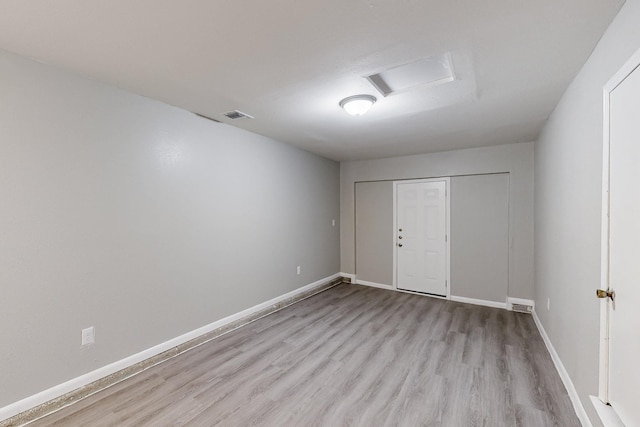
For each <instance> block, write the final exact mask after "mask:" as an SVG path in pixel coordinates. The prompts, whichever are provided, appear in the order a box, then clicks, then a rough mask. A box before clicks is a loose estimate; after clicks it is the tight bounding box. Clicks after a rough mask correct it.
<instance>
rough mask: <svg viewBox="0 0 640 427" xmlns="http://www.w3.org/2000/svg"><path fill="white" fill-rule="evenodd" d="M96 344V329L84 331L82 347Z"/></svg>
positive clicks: (91, 328)
mask: <svg viewBox="0 0 640 427" xmlns="http://www.w3.org/2000/svg"><path fill="white" fill-rule="evenodd" d="M94 342H96V328H94V327H93V326H91V327H89V328H86V329H83V330H82V345H83V346H86V345H89V344H93V343H94Z"/></svg>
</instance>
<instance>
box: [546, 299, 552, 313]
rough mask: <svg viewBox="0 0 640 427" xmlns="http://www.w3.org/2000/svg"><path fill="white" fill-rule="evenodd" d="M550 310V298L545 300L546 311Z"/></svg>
mask: <svg viewBox="0 0 640 427" xmlns="http://www.w3.org/2000/svg"><path fill="white" fill-rule="evenodd" d="M550 310H551V298H547V311H550Z"/></svg>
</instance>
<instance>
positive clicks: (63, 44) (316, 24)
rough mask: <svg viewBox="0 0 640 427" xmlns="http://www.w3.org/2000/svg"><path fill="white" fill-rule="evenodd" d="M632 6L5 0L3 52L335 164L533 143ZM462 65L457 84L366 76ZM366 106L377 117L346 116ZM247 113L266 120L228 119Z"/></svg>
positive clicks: (510, 0)
mask: <svg viewBox="0 0 640 427" xmlns="http://www.w3.org/2000/svg"><path fill="white" fill-rule="evenodd" d="M622 3H623V0H491V1H489V0H446V1H435V0H322V1H305V0H270V1H259V0H256V1H243V0H237V1H230V0H224V1H222V0H180V1H177V0H172V1H169V0H101V1H98V0H58V1H43V0H40V1H36V0H1V1H0V48H2V49H5V50H7V51H11V52H15V53H18V54H22V55H25V56H29V57H33V58H36V59H38V60H40V61H44V62H47V63H50V64H54V65H57V66H60V67H63V68H67V69H70V70H73V71H75V72H77V73H80V74H83V75H86V76H91V77H94V78H96V79H99V80H102V81H105V82H108V83H111V84H114V85H116V86H119V87H121V88H124V89H126V90H129V91H131V92H135V93H138V94H142V95H145V96H147V97H150V98H154V99H158V100H161V101H164V102H166V103H169V104H172V105H176V106H179V107H182V108H185V109H187V110H190V111H193V112H197V113H201V114H204V115H206V116H209V117H212V118H215V119H218V120H221V121H223V122H229V123H233V125H234V126H238V127H242V128H244V129H248V130H251V131H254V132H257V133H260V134H263V135H267V136H270V137H273V138H275V139H278V140H281V141H285V142H288V143H291V144H294V145H297V146H300V147H302V148H305V149H307V150H309V151H312V152H315V153H318V154H320V155H323V156H326V157H329V158H332V159H335V160H352V159H368V158H377V157H390V156H397V155H405V154H417V153H425V152H432V151H442V150H450V149H458V148H466V147H476V146H485V145H497V144H506V143H513V142H521V141H532V140H535V139H536V138H537V135H538V133H539V132H540V130H541V128H542V126H543V124H544V122H545V120H546V119H547V117H548V116H549V114H550V113H551V111H552V110H553V108H554V107H555V105H556V103H557V101H558V100H559V98H560V96H561V95H562V93H563V92H564V90H565V89H566V87H567V86H568V84H569V82H570V81H571V79H572V78H573V77H574V76H575V74H576V73H577V72H578V71H579V69H580V67H581V66H582V64H583V63H584V61H585V60H586V59H587V57H588V56H589V54H590V52H591V50H592V49H593V47H594V46H595V44H596V43H597V41H598V39H599V38H600V37H601V35H602V34H603V33H604V31H605V29H606V27H607V25H608V24H609V23H610V22H611V20H612V18H613V17H614V16H615V14H616V12H617V11H618V10H619V8H620V7H621V5H622ZM445 52H451V53H452V57H453V63H454V68H455V69H456V73H457V75H458V80H457V81H455V82H452V83H449V84H446V85H442V86H437V87H434V88H418V89H415V90H410V91H406V92H402V93H399V94H396V95H392V96H389V97H387V98H383V97H382V96H381V95H380V94H379V93H378V92H377V91H376V90H375V89H374V87H373V86H372V85H371V83H369V82H368V81H367V80H366V79H365V78H363V76H366V75H370V74H373V73H377V72H380V71H384V70H386V69H388V68H391V67H395V66H398V65H402V64H406V63H408V62H412V61H415V60H418V59H421V58H425V57H428V56H431V55H434V54H441V53H445ZM360 93H368V94H372V95H375V96H377V97H378V100H379V101H378V102H377V103H376V104H375V105H374V106H373V108H372V109H371V110H370V111H369V113H368V114H367V115H366V116H362V117H351V116H349V115H347V114H346V113H345V112H344V111H342V110H341V109H340V107H339V106H338V102H339V101H340V100H341V99H342V98H344V97H347V96H350V95H355V94H360ZM233 109H238V110H240V111H243V112H245V113H247V114H250V115H252V116H254V117H255V119H252V120H251V119H240V120H235V121H231V120H229V119H227V118H225V117H224V116H223V115H222V113H224V112H226V111H229V110H233Z"/></svg>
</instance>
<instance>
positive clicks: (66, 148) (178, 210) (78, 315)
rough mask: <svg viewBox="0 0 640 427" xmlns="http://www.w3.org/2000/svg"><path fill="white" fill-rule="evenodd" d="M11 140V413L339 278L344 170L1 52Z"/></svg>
mask: <svg viewBox="0 0 640 427" xmlns="http://www.w3.org/2000/svg"><path fill="white" fill-rule="evenodd" d="M256 120H258V119H256ZM0 135H2V139H1V141H0V290H1V295H0V325H2V327H0V343H2V344H1V346H2V351H1V354H0V358H1V359H0V360H1V363H0V379H1V380H0V382H1V386H0V407H2V406H5V405H7V404H10V403H12V402H15V401H17V400H19V399H22V398H24V397H27V396H30V395H32V394H34V393H36V392H39V391H42V390H44V389H47V388H49V387H51V386H54V385H57V384H59V383H61V382H64V381H66V380H69V379H71V378H73V377H76V376H79V375H81V374H84V373H86V372H88V371H92V370H94V369H96V368H99V367H102V366H104V365H106V364H109V363H111V362H114V361H116V360H120V359H122V358H124V357H126V356H129V355H131V354H134V353H137V352H139V351H141V350H144V349H147V348H149V347H152V346H154V345H156V344H160V343H162V342H164V341H167V340H169V339H171V338H174V337H176V336H179V335H181V334H184V333H186V332H188V331H191V330H194V329H196V328H199V327H201V326H204V325H206V324H209V323H211V322H213V321H215V320H218V319H221V318H223V317H225V316H227V315H230V314H233V313H237V312H239V311H241V310H243V309H246V308H249V307H251V306H254V305H256V304H259V303H261V302H264V301H266V300H269V299H271V298H274V297H276V296H279V295H282V294H284V293H286V292H288V291H292V290H294V289H296V288H299V287H301V286H302V285H305V284H308V283H311V282H314V281H316V280H319V279H321V278H324V277H327V276H330V275H332V274H335V273H337V272H338V271H339V250H340V248H339V227H338V225H337V224H336V226H335V227H332V225H331V221H332V219H336V220H338V215H339V214H340V213H339V191H340V187H339V165H338V164H337V163H336V162H333V161H329V160H326V159H323V158H320V157H317V156H315V155H312V154H310V153H308V152H305V151H301V150H299V149H295V148H293V147H291V146H288V145H285V144H282V143H279V142H276V141H273V140H270V139H268V138H265V137H261V136H258V135H255V134H252V133H249V132H246V131H242V130H238V129H235V128H233V127H230V126H227V125H222V124H216V123H213V122H211V121H208V120H204V119H201V118H199V117H197V116H195V115H193V114H191V113H188V112H186V111H183V110H180V109H177V108H173V107H170V106H168V105H165V104H162V103H160V102H155V101H152V100H149V99H146V98H143V97H140V96H136V95H133V94H129V93H126V92H123V91H121V90H118V89H115V88H112V87H109V86H106V85H103V84H100V83H97V82H95V81H91V80H86V79H83V78H80V77H78V76H74V75H71V74H69V73H66V72H63V71H60V70H57V69H55V68H52V67H49V66H45V65H42V64H38V63H36V62H33V61H30V60H27V59H24V58H20V57H17V56H14V55H10V54H6V53H1V52H0ZM297 265H300V266H302V274H301V275H300V276H297V275H296V266H297ZM91 325H93V326H95V327H96V343H95V344H94V345H92V346H90V347H88V348H84V349H83V348H81V346H80V330H81V329H82V328H85V327H88V326H91Z"/></svg>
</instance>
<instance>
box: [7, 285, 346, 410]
mask: <svg viewBox="0 0 640 427" xmlns="http://www.w3.org/2000/svg"><path fill="white" fill-rule="evenodd" d="M340 276H342V273H336V274H333V275H331V276H329V277H325V278H324V279H320V280H318V281H316V282H313V283H310V284H308V285H305V286H303V287H301V288H298V289H295V290H293V291H291V292H287V293H286V294H284V295H280V296H278V297H276V298H273V299H271V300H269V301H265V302H263V303H261V304H258V305H255V306H253V307H250V308H248V309H246V310H243V311H241V312H238V313H235V314H232V315H230V316H227V317H225V318H223V319H220V320H217V321H215V322H213V323H210V324H208V325H205V326H202V327H200V328H198V329H194V330H193V331H191V332H187V333H186V334H183V335H180V336H178V337H176V338H172V339H170V340H169V341H166V342H163V343H162V344H158V345H156V346H153V347H151V348H148V349H146V350H143V351H141V352H139V353H136V354H133V355H131V356H129V357H125V358H124V359H121V360H118V361H116V362H113V363H111V364H109V365H106V366H103V367H102V368H98V369H96V370H94V371H91V372H89V373H87V374H84V375H80V376H79V377H76V378H73V379H71V380H69V381H66V382H64V383H62V384H58V385H56V386H54V387H51V388H49V389H47V390H44V391H41V392H39V393H37V394H34V395H32V396H29V397H26V398H24V399H22V400H19V401H17V402H15V403H12V404H10V405H7V406H5V407H3V408H0V422H1V421H2V420H5V419H7V418H11V417H13V416H14V415H17V414H19V413H21V412H24V411H26V410H28V409H31V408H34V407H36V406H38V405H42V404H43V403H46V402H48V401H50V400H52V399H55V398H57V397H60V396H63V395H65V394H67V393H70V392H72V391H74V390H76V389H78V388H80V387H83V386H86V385H88V384H90V383H92V382H94V381H97V380H99V379H101V378H104V377H107V376H109V375H111V374H114V373H116V372H118V371H120V370H122V369H125V368H128V367H130V366H132V365H135V364H136V363H139V362H142V361H144V360H146V359H149V358H151V357H153V356H156V355H158V354H160V353H163V352H165V351H167V350H170V349H172V348H174V347H177V346H179V345H181V344H184V343H186V342H188V341H190V340H192V339H194V338H197V337H199V336H201V335H204V334H206V333H208V332H211V331H214V330H216V329H218V328H220V327H222V326H225V325H228V324H230V323H232V322H234V321H236V320H239V319H242V318H243V317H247V316H249V315H252V314H254V313H257V312H259V311H261V310H263V309H265V308H268V307H270V306H272V305H275V304H277V303H279V302H281V301H284V300H286V299H288V298H291V297H295V296H296V295H299V294H302V293H304V292H307V291H309V290H311V289H313V288H315V287H317V286H320V285H322V284H324V283H327V282H329V281H331V280H334V279H337V278H338V277H340Z"/></svg>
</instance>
